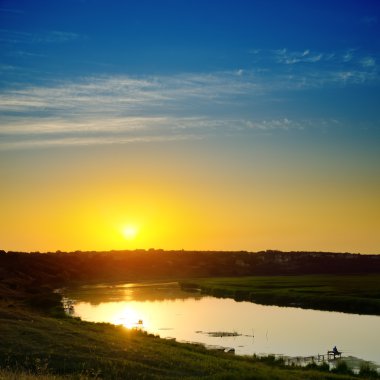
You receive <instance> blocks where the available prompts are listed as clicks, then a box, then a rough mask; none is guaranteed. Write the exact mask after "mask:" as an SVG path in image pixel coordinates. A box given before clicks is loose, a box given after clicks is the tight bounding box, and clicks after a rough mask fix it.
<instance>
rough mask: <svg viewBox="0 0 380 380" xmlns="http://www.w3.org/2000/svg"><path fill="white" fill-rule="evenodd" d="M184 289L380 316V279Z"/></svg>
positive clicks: (263, 280)
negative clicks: (197, 289)
mask: <svg viewBox="0 0 380 380" xmlns="http://www.w3.org/2000/svg"><path fill="white" fill-rule="evenodd" d="M181 286H182V288H183V289H188V290H191V289H194V288H199V289H201V290H202V292H203V293H206V294H210V295H213V296H217V297H230V298H234V299H236V300H247V301H254V302H257V303H261V304H271V305H280V306H299V307H304V308H313V309H320V310H334V311H344V312H350V313H359V314H375V315H380V275H350V276H348V275H307V276H254V277H231V278H202V279H194V280H187V281H183V282H181Z"/></svg>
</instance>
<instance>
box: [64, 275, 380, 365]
mask: <svg viewBox="0 0 380 380" xmlns="http://www.w3.org/2000/svg"><path fill="white" fill-rule="evenodd" d="M65 297H67V298H68V299H71V300H74V308H73V309H72V312H73V314H74V315H75V316H78V317H80V318H81V319H83V320H86V321H93V322H109V323H113V324H117V325H119V324H121V325H124V326H125V327H126V328H141V329H144V330H146V331H147V332H149V333H153V334H156V335H159V336H160V337H162V338H175V339H176V340H177V341H186V342H199V343H202V344H205V345H206V346H222V347H226V348H233V349H234V350H235V353H236V354H238V355H253V354H257V355H262V354H264V355H267V354H275V355H284V356H286V357H298V356H301V357H307V356H315V355H317V354H326V352H327V351H328V350H331V349H332V347H333V346H335V345H336V346H337V347H338V349H339V350H341V351H343V355H344V356H352V357H355V358H359V359H363V360H367V361H371V362H373V363H376V364H377V365H380V349H379V347H380V346H379V342H380V317H379V316H373V315H371V316H369V315H358V314H348V313H340V312H330V311H319V310H306V309H301V308H295V307H278V306H267V305H259V304H255V303H252V302H236V301H234V300H232V299H228V298H215V297H211V296H205V295H201V294H198V293H188V292H184V291H182V290H181V289H180V288H179V286H178V284H177V283H175V282H165V283H164V282H160V283H129V284H119V285H111V286H110V285H96V286H82V287H80V288H76V289H67V290H66V291H65Z"/></svg>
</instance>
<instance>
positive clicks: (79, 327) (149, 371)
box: [0, 305, 354, 380]
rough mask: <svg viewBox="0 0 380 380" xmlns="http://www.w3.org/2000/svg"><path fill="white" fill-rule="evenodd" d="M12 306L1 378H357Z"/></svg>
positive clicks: (1, 325) (1, 315)
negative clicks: (216, 350)
mask: <svg viewBox="0 0 380 380" xmlns="http://www.w3.org/2000/svg"><path fill="white" fill-rule="evenodd" d="M8 306H9V305H8ZM8 306H3V307H0V337H1V344H0V379H25V380H29V379H30V380H34V379H35V378H41V379H46V380H51V379H57V380H61V379H87V378H91V379H94V378H95V379H199V378H204V379H352V378H354V377H353V376H352V375H344V374H342V375H339V374H333V373H329V372H326V371H325V372H321V371H318V370H315V369H309V370H306V369H292V368H289V367H284V366H283V364H282V363H281V362H278V363H276V361H271V362H265V361H260V360H259V359H255V358H244V357H238V356H233V355H229V354H224V353H216V352H210V351H207V350H206V349H205V348H204V347H202V346H197V345H191V344H180V343H177V342H174V341H168V340H163V339H160V338H158V337H155V336H152V335H148V334H146V333H143V332H141V331H134V330H132V331H131V330H127V329H125V328H123V327H118V326H113V325H110V324H95V323H89V322H82V321H80V320H78V319H73V318H52V317H49V316H43V315H41V314H40V313H37V312H32V311H30V310H27V309H24V308H19V307H17V306H15V307H8Z"/></svg>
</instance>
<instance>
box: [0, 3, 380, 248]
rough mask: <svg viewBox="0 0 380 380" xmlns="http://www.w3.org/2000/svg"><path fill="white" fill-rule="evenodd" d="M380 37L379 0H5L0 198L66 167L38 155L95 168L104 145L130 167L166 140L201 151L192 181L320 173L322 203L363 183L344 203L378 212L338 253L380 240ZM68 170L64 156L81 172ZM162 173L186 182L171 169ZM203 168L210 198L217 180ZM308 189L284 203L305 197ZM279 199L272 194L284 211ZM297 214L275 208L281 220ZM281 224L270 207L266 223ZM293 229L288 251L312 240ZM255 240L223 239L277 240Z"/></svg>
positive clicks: (187, 152)
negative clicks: (47, 164)
mask: <svg viewBox="0 0 380 380" xmlns="http://www.w3.org/2000/svg"><path fill="white" fill-rule="evenodd" d="M379 36H380V2H377V1H369V0H366V1H359V0H357V1H337V0H336V1H332V0H330V1H307V2H301V1H293V0H284V1H279V0H278V1H274V0H273V1H264V0H258V1H253V0H252V1H247V0H244V1H243V0H234V1H232V0H229V1H227V0H219V1H216V0H208V1H206V0H202V1H201V0H188V1H184V0H183V1H181V0H176V1H175V0H172V1H153V0H151V1H148V0H139V1H137V0H136V1H129V0H126V1H105V0H93V1H90V0H88V1H86V0H66V1H58V0H50V1H41V0H33V1H21V0H20V1H18V0H12V1H11V0H1V1H0V161H1V162H0V174H1V175H2V176H3V178H6V179H7V180H8V184H9V186H8V187H7V189H5V188H3V190H2V191H3V192H4V194H3V199H5V198H6V197H7V196H9V195H10V194H14V189H15V188H17V186H19V185H18V184H19V183H22V182H23V179H24V176H25V173H26V172H28V171H29V172H39V173H42V174H41V175H42V176H44V178H45V179H46V180H47V181H48V179H49V178H50V176H51V171H54V168H53V167H52V168H50V169H49V170H48V169H46V170H43V169H42V168H41V165H40V164H39V163H38V162H39V161H38V159H37V158H36V157H37V156H38V155H39V154H46V160H47V161H49V160H51V162H54V159H57V160H58V158H57V157H58V156H59V157H60V158H59V160H63V161H65V159H67V158H68V157H69V155H71V154H72V152H73V151H75V152H81V154H82V153H83V154H85V155H86V157H87V158H83V157H82V159H81V160H78V162H77V165H79V166H80V165H82V166H83V170H84V171H85V170H86V169H85V163H86V162H87V163H88V162H90V161H91V160H95V161H96V160H97V157H98V155H99V152H98V151H96V153H95V152H93V151H91V148H94V149H95V148H96V149H101V150H103V151H104V152H107V154H109V155H111V156H114V155H115V157H116V153H114V151H116V150H117V151H118V152H119V153H118V156H117V157H119V158H120V162H125V163H126V162H127V161H128V160H134V161H135V162H136V161H137V160H138V158H137V157H140V158H139V159H140V160H141V152H145V153H144V154H145V155H144V160H145V161H147V162H154V160H155V159H156V158H155V152H162V149H163V147H170V149H172V148H173V149H174V150H173V151H172V153H170V154H173V157H172V156H171V158H170V159H168V161H169V162H175V161H176V158H174V157H177V158H178V162H187V160H192V159H193V157H194V156H196V155H197V154H199V152H198V147H200V146H202V147H203V148H204V149H205V153H204V155H201V156H202V157H203V162H202V163H198V165H199V166H197V165H195V166H192V172H191V173H188V175H189V178H193V179H194V183H198V182H197V181H198V180H199V178H198V174H197V173H198V172H202V170H203V168H204V167H207V164H208V163H212V162H214V161H213V160H214V159H216V160H217V162H219V163H220V165H222V163H223V165H225V166H221V167H220V168H219V170H221V172H223V170H224V168H225V167H227V168H228V170H227V172H226V173H225V176H226V179H227V181H230V180H231V181H233V180H236V181H237V182H239V183H240V184H241V188H242V187H244V186H243V185H244V183H245V182H244V181H245V180H244V178H248V177H249V178H251V177H250V176H251V175H253V177H255V176H256V177H255V178H257V179H256V180H257V181H258V182H260V181H264V182H265V181H266V180H268V191H269V193H271V192H275V191H276V189H278V188H279V186H282V184H285V185H286V186H288V187H289V188H291V186H292V185H291V183H296V184H297V186H298V185H299V184H302V183H305V182H307V181H309V182H310V183H314V185H315V186H314V188H313V194H314V195H313V197H314V198H315V199H316V200H318V199H319V198H318V197H319V195H318V192H317V189H319V187H318V186H319V185H318V183H320V184H322V183H323V184H324V185H321V186H322V188H323V189H324V191H323V192H321V194H322V193H323V194H324V195H323V196H324V197H326V199H327V198H328V197H329V194H330V193H331V194H333V195H332V196H331V199H330V200H329V202H328V203H329V206H328V207H331V205H332V204H334V202H338V203H339V196H338V195H337V194H340V193H341V192H344V191H345V189H347V187H348V186H353V185H352V184H353V183H355V185H354V186H359V187H360V186H361V187H360V188H359V187H358V188H357V189H356V188H355V189H356V190H355V191H352V192H351V193H350V194H351V195H350V197H349V199H347V200H346V201H347V209H350V207H353V209H352V210H354V211H352V213H351V214H350V215H351V216H352V218H356V219H357V223H359V219H360V218H362V219H363V218H364V219H365V218H367V219H366V223H364V224H362V226H361V227H360V225H359V224H357V225H355V226H353V225H351V227H349V228H348V227H347V228H348V230H349V231H352V230H353V229H354V227H355V228H356V229H358V228H361V231H362V235H360V237H358V238H357V241H356V242H355V244H353V245H352V246H350V245H349V244H348V243H347V245H345V244H343V243H339V244H340V245H339V244H338V243H337V244H336V245H334V244H333V245H334V247H333V248H335V249H347V250H351V249H350V248H351V247H358V249H363V250H367V251H368V250H370V251H373V250H374V247H376V246H378V244H379V243H380V241H379V240H378V238H376V237H375V236H374V234H372V232H371V231H372V230H371V231H370V230H369V229H368V228H369V227H368V226H372V227H371V228H373V231H375V230H376V228H377V227H379V228H380V226H379V223H380V220H379V218H377V219H376V218H375V216H374V215H375V214H374V213H375V211H376V210H378V211H379V212H380V204H379V201H378V197H376V194H379V191H380V183H379V180H378V178H380V176H379V175H378V174H379V172H380V149H379V143H380V141H379V137H380V111H379V104H380V66H379V65H380V39H379ZM184 144H187V145H186V147H189V149H183V148H184ZM147 146H148V147H149V149H148V151H146V149H147ZM119 149H121V151H122V152H123V153H120V151H119ZM170 149H169V148H168V151H169V150H170ZM58 151H59V153H58ZM174 151H176V153H173V152H174ZM131 152H134V154H135V155H133V154H132V153H131ZM139 152H140V153H139ZM147 152H148V153H147ZM241 152H247V155H246V154H245V153H241ZM119 154H120V155H119ZM157 154H158V153H157ZM160 154H161V153H160ZM158 155H159V154H158ZM176 155H177V156H176ZM162 157H163V156H162ZM22 160H25V161H22ZM163 160H164V159H163ZM165 160H166V159H165ZM165 160H164V161H165ZM69 161H70V160H68V159H67V162H69ZM164 161H163V162H164ZM22 162H24V164H22ZM128 162H129V161H128ZM165 162H167V161H165ZM228 162H230V163H231V164H227V163H228ZM257 162H260V163H261V164H262V165H259V167H257ZM70 165H71V166H70ZM70 165H69V164H67V166H66V167H65V168H64V170H63V169H62V167H61V166H59V165H58V166H59V167H60V168H61V169H60V170H62V172H64V173H70V172H71V171H73V170H74V169H73V165H74V164H73V163H72V162H71V164H70ZM210 165H211V164H210ZM213 165H214V164H212V165H211V166H210V167H213V170H215V167H214V166H213ZM276 165H277V166H276ZM185 166H186V165H185ZM284 167H286V170H285V173H286V176H285V177H284V176H283V175H284ZM107 170H108V169H107V168H103V171H104V173H106V172H107ZM141 170H143V169H141ZM160 170H161V174H162V177H163V178H164V177H165V178H166V180H168V181H171V180H173V181H175V177H173V178H172V177H170V175H169V172H170V170H169V169H167V168H166V166H165V165H164V164H163V166H162V167H161V169H160ZM17 173H18V174H17ZM104 173H103V174H104ZM268 173H270V174H268ZM311 173H312V174H313V175H314V177H313V178H314V179H311ZM100 174H101V173H100ZM100 174H99V175H100ZM177 174H178V173H177ZM146 175H147V176H149V172H147V173H146ZM229 175H230V176H231V177H230V178H229V177H228V176H229ZM68 176H69V175H68ZM212 176H213V174H212V173H210V178H212ZM235 176H237V177H236V178H235ZM84 178H85V177H84ZM202 178H203V179H202V181H205V185H207V184H209V192H210V195H209V196H210V200H209V201H210V202H213V201H212V197H213V196H214V197H215V192H216V191H217V190H216V187H215V186H216V184H215V183H212V180H211V179H210V182H208V180H205V179H204V177H202ZM233 178H235V179H233ZM268 178H269V179H268ZM280 178H282V181H283V182H281V181H280V180H279V179H280ZM316 178H318V181H319V182H318V181H317V180H316ZM28 180H31V179H30V178H29V177H28ZM33 180H34V181H35V182H36V183H37V177H36V178H35V179H33ZM287 181H288V182H287ZM291 181H293V182H291ZM313 181H314V182H313ZM315 181H317V182H315ZM327 184H332V188H328V185H327ZM53 185H54V184H53V182H52V186H53ZM286 186H285V187H286ZM297 186H296V187H297ZM206 187H207V186H206ZM241 188H239V189H240V190H237V189H236V190H235V192H234V195H233V198H234V199H239V198H241V199H242V203H241V205H240V206H239V207H242V213H244V212H245V211H244V208H246V209H247V210H248V209H249V207H248V206H246V207H245V206H242V205H243V204H244V202H243V200H244V199H245V198H244V197H242V196H241V194H242V191H243V190H241ZM297 189H299V187H297ZM57 191H58V190H57ZM245 191H246V189H245V190H244V191H243V192H245ZM297 191H298V190H297ZM297 191H296V190H294V194H293V193H292V195H291V196H290V193H289V199H288V200H287V199H286V197H285V198H284V199H282V200H281V202H287V201H289V202H290V203H289V204H293V203H292V202H296V201H295V199H297V197H298V198H302V197H303V193H302V192H297ZM299 191H301V190H299ZM263 192H264V190H263ZM314 192H315V193H314ZM7 194H8V195H7ZM263 194H264V193H263ZM20 197H21V195H20ZM246 197H247V198H246V199H245V201H246V205H247V204H249V202H250V200H249V196H248V193H247V194H246ZM264 198H265V197H264ZM264 198H263V199H264ZM363 199H366V200H367V201H368V204H366V205H365V206H363V205H362V204H361V203H360V202H361V200H363ZM376 199H377V200H376ZM13 201H14V202H16V203H17V198H14V199H13ZM183 201H185V202H189V200H188V199H186V200H185V199H184V200H183ZM33 202H35V203H36V204H38V200H37V198H36V199H35V200H34V201H33ZM266 202H267V203H266ZM270 202H271V201H270V200H269V198H268V199H267V198H265V200H263V202H262V204H263V205H268V207H269V208H270V207H272V208H273V205H272V204H271V203H270ZM279 202H280V201H279ZM320 202H321V204H323V202H324V201H322V198H320ZM279 204H280V203H279ZM326 205H327V203H326ZM239 207H237V208H238V209H239ZM252 207H253V206H252ZM325 207H326V213H328V212H329V211H328V207H327V206H325ZM339 207H340V208H339V210H341V209H342V207H341V206H339ZM306 208H307V207H306V206H305V210H306ZM320 209H323V206H321V208H320ZM363 210H364V211H363ZM336 211H337V210H336ZM252 212H253V213H254V210H253V209H252ZM305 212H306V211H305ZM337 212H338V211H337ZM339 212H341V211H339ZM376 212H377V211H376ZM301 214H302V213H301ZM348 214H349V213H348ZM348 214H347V215H348ZM344 215H345V214H344V213H341V216H342V218H343V217H344ZM288 216H289V212H288V211H287V212H286V213H285V211H284V214H283V215H282V216H279V219H281V220H282V221H283V226H285V225H286V223H287V217H288ZM304 217H305V220H306V219H307V217H306V214H305V215H304ZM264 219H265V218H264ZM346 219H347V218H346ZM301 220H302V217H300V221H301ZM321 220H322V219H321ZM374 221H376V223H375V222H374ZM210 223H211V222H210ZM252 223H253V222H252ZM255 223H256V225H257V223H258V221H257V220H256V221H255ZM255 223H253V224H252V225H254V224H255ZM271 223H272V224H271ZM276 223H277V222H276ZM276 223H274V221H273V220H270V218H267V226H268V230H270V229H271V228H272V227H270V226H271V225H272V226H275V225H276ZM321 223H322V222H321ZM41 228H42V227H41ZM281 228H282V227H281V226H277V227H273V228H272V232H271V234H269V233H268V236H269V235H271V236H275V235H276V233H278V231H280V230H281ZM284 228H285V227H284ZM310 228H311V227H310ZM313 228H314V227H313ZM321 228H322V227H321ZM342 228H343V227H342ZM311 229H312V228H311ZM322 229H323V228H322ZM348 230H347V231H348ZM41 231H42V230H41ZM313 231H314V232H315V234H314V235H313V236H314V237H313V239H314V240H313V239H311V240H313V241H311V243H310V247H311V248H316V247H321V248H323V249H325V248H328V247H329V245H328V243H327V242H330V243H331V241H332V239H331V238H330V237H331V236H332V232H331V231H330V232H331V233H330V232H328V231H324V232H320V233H319V232H318V228H314V230H313ZM366 231H367V232H366ZM249 233H250V232H249V231H248V230H247V231H246V234H247V236H248V235H249ZM340 234H341V237H340V238H339V239H342V241H343V240H344V239H343V237H342V236H343V235H344V234H343V233H342V232H340ZM327 235H328V236H330V235H331V236H330V237H329V238H327V237H326V236H327ZM318 236H321V238H320V240H321V241H322V242H323V241H326V243H321V244H319V240H318V239H319V238H318ZM288 237H289V236H288ZM288 237H287V238H286V239H288ZM296 238H297V236H294V243H292V244H290V243H289V244H288V243H286V244H285V243H284V244H283V245H281V244H279V246H278V247H279V248H281V247H290V246H291V247H293V248H295V249H297V248H300V247H299V246H297V244H296ZM210 239H211V238H210ZM244 239H246V240H244ZM244 239H243V240H244V243H243V240H241V241H240V243H239V241H237V240H236V241H235V242H234V241H232V240H231V242H229V243H228V244H229V245H228V244H227V243H226V244H227V245H228V247H230V248H231V247H236V248H238V246H239V248H240V247H241V248H244V249H250V248H268V245H266V246H263V245H254V244H253V243H252V245H250V243H247V242H248V241H249V238H248V237H247V238H244ZM286 239H285V240H286ZM289 239H290V238H289ZM289 239H288V240H289ZM324 239H325V240H324ZM339 239H338V240H339ZM285 240H284V241H285ZM288 240H286V241H288ZM364 240H365V241H366V242H365V243H363V241H364ZM210 241H211V240H210ZM367 243H368V244H367ZM239 244H240V245H239ZM262 244H264V243H262ZM205 246H207V247H208V248H211V247H212V246H211V243H210V244H209V245H207V244H206V245H205ZM305 246H307V244H304V245H303V247H305ZM198 247H204V246H202V245H201V244H199V245H198ZM272 247H273V246H272ZM361 247H362V248H361ZM58 248H60V247H58ZM215 248H218V247H215ZM219 248H220V247H219Z"/></svg>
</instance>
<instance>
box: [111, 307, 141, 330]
mask: <svg viewBox="0 0 380 380" xmlns="http://www.w3.org/2000/svg"><path fill="white" fill-rule="evenodd" d="M112 323H114V324H115V325H123V326H124V327H126V328H128V329H133V328H144V329H145V328H147V327H148V323H147V320H146V318H145V319H144V316H143V315H142V314H141V313H140V312H138V311H137V310H135V309H133V308H131V307H126V308H124V309H123V310H122V311H121V312H119V313H117V314H116V315H115V316H114V318H113V321H112Z"/></svg>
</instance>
